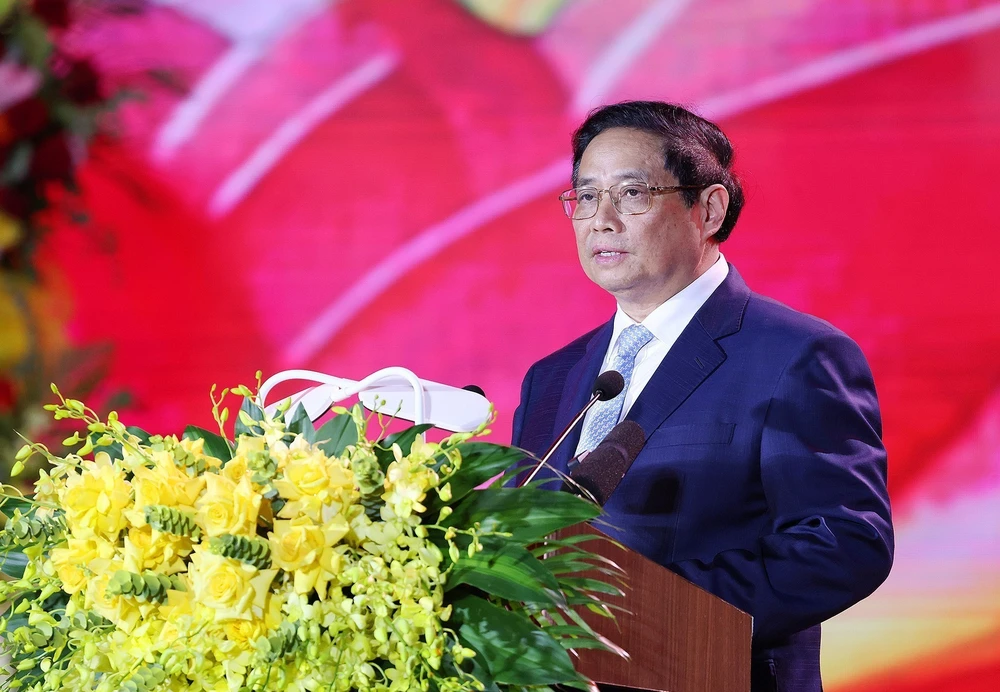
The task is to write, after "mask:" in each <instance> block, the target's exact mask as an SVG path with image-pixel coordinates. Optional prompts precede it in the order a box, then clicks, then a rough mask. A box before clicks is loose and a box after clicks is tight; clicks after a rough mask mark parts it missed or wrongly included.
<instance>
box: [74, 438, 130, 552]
mask: <svg viewBox="0 0 1000 692" xmlns="http://www.w3.org/2000/svg"><path fill="white" fill-rule="evenodd" d="M82 465H83V468H84V470H83V471H82V472H80V473H71V474H70V475H69V476H68V477H67V479H66V486H65V487H64V488H63V490H62V492H61V493H60V495H61V497H60V500H61V503H62V506H63V509H65V510H66V523H67V524H68V525H69V529H70V531H71V532H72V533H73V535H74V536H76V537H77V538H91V537H94V536H98V537H101V538H106V539H108V540H110V541H115V540H116V539H117V538H118V533H119V532H120V531H121V530H122V529H123V528H125V525H126V523H127V521H126V517H125V511H126V510H127V509H128V508H129V506H130V504H131V502H132V489H131V486H130V485H129V483H128V481H126V480H125V477H124V475H123V474H122V472H121V470H120V469H118V468H116V467H115V466H114V465H113V464H112V463H111V457H109V456H108V455H107V453H106V452H98V453H97V454H96V456H95V459H94V461H84V462H83V464H82Z"/></svg>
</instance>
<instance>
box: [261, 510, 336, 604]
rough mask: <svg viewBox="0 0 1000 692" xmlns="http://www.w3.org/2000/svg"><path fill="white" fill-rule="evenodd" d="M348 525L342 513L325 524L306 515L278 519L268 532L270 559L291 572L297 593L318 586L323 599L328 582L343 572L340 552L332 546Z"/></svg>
mask: <svg viewBox="0 0 1000 692" xmlns="http://www.w3.org/2000/svg"><path fill="white" fill-rule="evenodd" d="M348 529H349V527H348V524H347V520H346V519H345V518H344V517H343V515H339V514H338V515H336V516H335V517H333V518H332V519H331V520H330V521H328V522H327V523H326V524H324V525H323V526H317V525H316V524H314V523H312V521H311V520H310V519H309V518H307V517H296V518H295V519H292V520H289V521H282V520H277V521H275V522H274V532H272V533H271V534H270V535H269V536H268V539H269V540H270V543H271V562H272V564H274V565H275V566H276V567H280V568H281V569H283V570H285V571H286V572H291V573H292V575H293V583H294V587H295V591H296V593H300V594H305V593H309V592H310V591H312V590H313V589H316V593H317V594H318V595H319V597H320V599H325V598H326V589H327V584H328V583H329V582H330V580H331V579H333V578H334V577H335V576H336V575H337V574H338V573H339V572H340V555H339V554H338V553H336V552H335V551H334V550H333V546H334V545H335V544H336V543H337V542H339V541H340V539H341V538H343V537H344V536H345V535H346V534H347V531H348Z"/></svg>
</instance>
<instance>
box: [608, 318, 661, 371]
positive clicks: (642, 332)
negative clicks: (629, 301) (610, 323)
mask: <svg viewBox="0 0 1000 692" xmlns="http://www.w3.org/2000/svg"><path fill="white" fill-rule="evenodd" d="M652 338H653V332H651V331H649V330H648V329H646V328H645V327H643V326H642V325H641V324H632V325H629V326H628V327H625V329H624V330H623V331H622V333H621V336H619V337H618V352H617V353H616V354H615V358H616V359H617V360H619V361H622V362H624V361H630V362H632V363H633V364H634V363H635V356H636V354H637V353H639V351H640V350H641V349H642V347H643V346H645V345H646V344H648V343H649V342H650V340H652Z"/></svg>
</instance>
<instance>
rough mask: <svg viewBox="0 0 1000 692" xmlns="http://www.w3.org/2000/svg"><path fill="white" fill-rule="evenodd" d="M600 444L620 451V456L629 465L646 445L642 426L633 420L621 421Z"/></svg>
mask: <svg viewBox="0 0 1000 692" xmlns="http://www.w3.org/2000/svg"><path fill="white" fill-rule="evenodd" d="M601 444H602V445H604V444H607V445H610V446H613V447H616V448H617V449H619V450H620V451H621V453H622V456H624V457H625V458H626V459H628V460H629V463H631V461H632V459H635V458H636V457H637V456H639V452H640V451H642V446H643V445H644V444H646V433H645V432H643V430H642V426H641V425H639V424H638V423H636V422H635V421H634V420H623V421H622V422H621V423H619V424H618V425H616V426H615V427H613V428H611V432H609V433H608V434H607V437H605V438H604V439H603V440H602V441H601ZM599 446H600V445H599Z"/></svg>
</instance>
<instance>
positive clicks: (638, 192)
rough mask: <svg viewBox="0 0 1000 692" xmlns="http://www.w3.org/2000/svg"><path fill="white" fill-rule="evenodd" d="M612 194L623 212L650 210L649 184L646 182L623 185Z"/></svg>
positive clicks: (632, 212)
mask: <svg viewBox="0 0 1000 692" xmlns="http://www.w3.org/2000/svg"><path fill="white" fill-rule="evenodd" d="M611 194H612V195H614V199H615V200H617V202H618V204H617V205H616V206H617V207H618V211H620V212H621V213H622V214H642V213H643V212H646V211H649V205H650V197H649V186H648V185H646V184H645V183H629V184H628V185H622V186H621V187H619V188H618V189H617V190H616V191H614V192H612V193H611Z"/></svg>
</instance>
